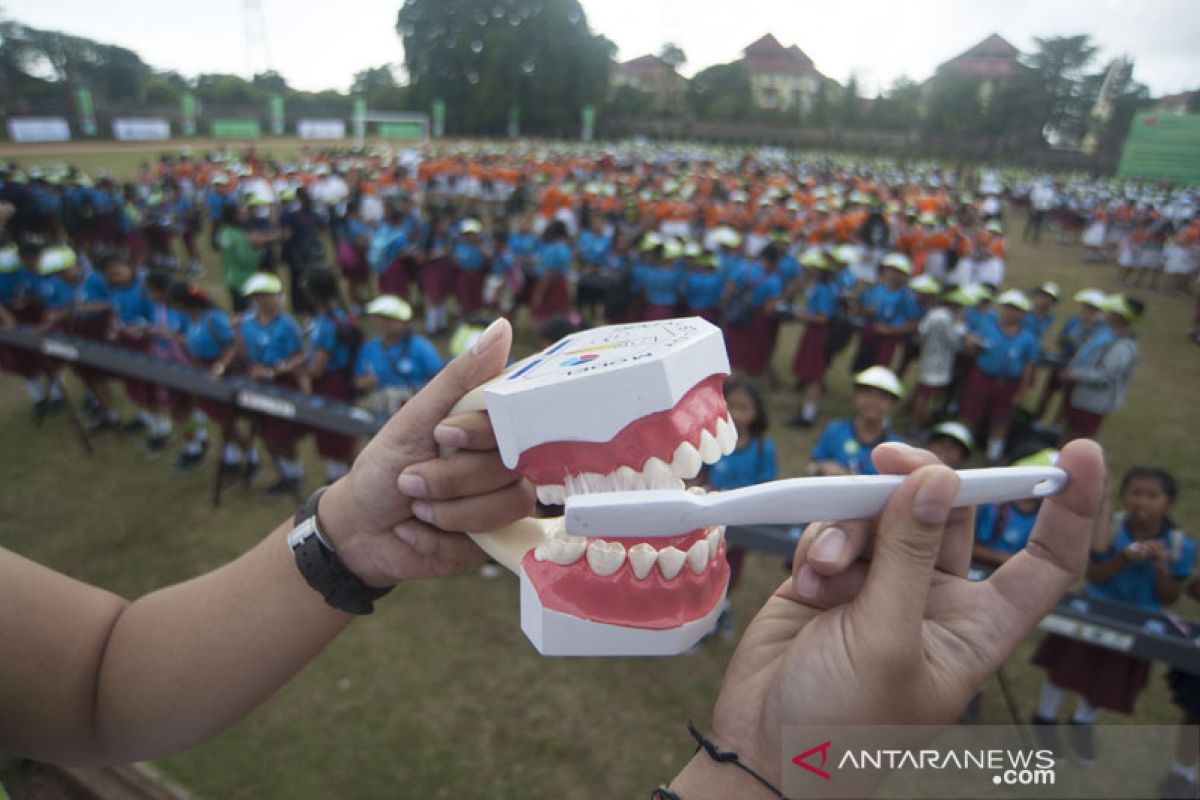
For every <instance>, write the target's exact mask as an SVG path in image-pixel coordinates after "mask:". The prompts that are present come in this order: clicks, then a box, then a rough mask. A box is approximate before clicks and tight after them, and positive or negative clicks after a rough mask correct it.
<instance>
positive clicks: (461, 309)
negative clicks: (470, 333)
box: [451, 219, 488, 319]
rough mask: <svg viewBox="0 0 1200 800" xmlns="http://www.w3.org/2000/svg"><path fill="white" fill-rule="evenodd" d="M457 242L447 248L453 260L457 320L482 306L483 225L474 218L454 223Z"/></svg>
mask: <svg viewBox="0 0 1200 800" xmlns="http://www.w3.org/2000/svg"><path fill="white" fill-rule="evenodd" d="M458 234H459V238H458V241H456V242H455V243H454V247H453V248H452V249H451V258H452V259H453V261H454V268H455V272H456V276H455V286H454V290H455V296H456V297H457V298H458V315H459V317H460V318H461V319H466V318H467V317H469V316H471V315H472V314H474V313H475V312H476V311H479V310H480V309H482V308H483V281H484V278H485V277H486V275H487V266H488V257H487V255H486V254H485V253H484V251H483V248H482V247H481V246H480V242H481V238H482V234H483V225H482V224H481V223H480V222H479V220H477V219H464V220H463V221H462V223H461V224H460V225H459V226H458Z"/></svg>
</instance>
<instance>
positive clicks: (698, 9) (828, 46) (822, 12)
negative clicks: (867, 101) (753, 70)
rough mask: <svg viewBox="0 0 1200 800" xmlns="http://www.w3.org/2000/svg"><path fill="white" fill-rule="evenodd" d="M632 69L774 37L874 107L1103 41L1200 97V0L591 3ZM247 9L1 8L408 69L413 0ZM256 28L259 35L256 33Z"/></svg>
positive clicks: (323, 76) (201, 44)
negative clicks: (250, 33) (665, 55)
mask: <svg viewBox="0 0 1200 800" xmlns="http://www.w3.org/2000/svg"><path fill="white" fill-rule="evenodd" d="M581 1H582V3H583V6H584V9H585V11H586V12H587V16H588V22H589V24H590V26H591V28H592V30H594V31H598V32H600V33H603V34H604V35H605V36H607V37H608V38H610V39H611V40H613V41H614V42H616V44H617V46H618V47H619V48H620V52H619V54H618V57H619V58H620V59H622V60H625V59H629V58H634V57H637V56H640V55H643V54H645V53H648V52H657V51H658V49H659V47H660V46H661V45H662V43H663V42H665V41H674V42H676V43H677V44H679V45H680V46H681V47H682V48H683V50H684V52H685V53H686V54H687V57H688V63H687V65H686V66H685V67H684V70H683V71H684V73H685V74H688V75H691V74H693V73H695V72H696V71H697V70H699V69H703V68H704V67H707V66H710V65H712V64H719V63H724V62H727V61H732V60H734V59H737V58H739V57H740V51H741V49H742V48H743V47H745V46H746V45H747V44H749V43H750V42H752V41H753V40H755V39H757V38H758V37H759V36H762V35H763V34H764V33H767V32H771V33H774V34H775V36H776V38H778V39H779V40H780V41H781V42H782V43H783V44H784V45H791V44H796V45H799V47H800V48H801V49H802V50H804V51H805V52H806V53H808V55H809V56H810V57H811V58H812V59H813V61H815V62H816V65H817V68H818V69H820V70H821V71H822V72H824V73H825V74H826V75H828V76H829V77H831V78H834V79H836V80H838V81H841V82H843V83H844V82H845V81H846V79H847V78H848V77H849V76H850V75H851V74H857V75H858V77H859V82H860V86H861V87H862V91H863V93H864V94H867V95H873V94H875V93H876V92H877V91H878V90H880V89H884V88H886V87H887V86H888V85H889V84H891V82H892V81H893V80H894V79H895V78H897V77H899V76H900V75H907V76H909V77H911V78H914V79H916V80H924V79H925V78H926V77H928V76H929V75H930V73H931V72H932V71H933V69H934V68H935V67H936V66H937V65H938V64H940V63H941V62H942V61H945V60H946V59H948V58H950V57H952V56H954V55H956V54H958V53H959V52H961V51H963V50H965V49H966V48H967V47H969V46H971V45H973V44H975V43H976V42H978V41H979V40H981V39H983V38H984V37H985V36H987V35H988V34H990V33H992V32H996V33H999V34H1000V35H1002V36H1004V37H1005V38H1006V39H1008V40H1009V41H1010V42H1012V43H1013V44H1014V45H1016V46H1017V47H1018V48H1020V49H1022V50H1028V49H1031V48H1032V45H1033V37H1034V36H1054V35H1069V34H1076V33H1088V34H1091V36H1092V37H1093V39H1094V40H1095V41H1096V42H1097V43H1098V44H1099V45H1100V46H1101V48H1102V53H1101V56H1102V58H1104V59H1105V60H1107V59H1108V58H1112V57H1115V56H1117V55H1120V54H1128V55H1130V56H1132V57H1133V58H1134V61H1135V64H1136V68H1135V75H1134V76H1135V77H1136V78H1137V79H1138V80H1140V81H1142V82H1143V83H1145V84H1147V85H1148V86H1149V87H1150V89H1151V91H1152V92H1153V93H1154V94H1155V95H1162V94H1170V93H1174V92H1179V91H1183V90H1187V89H1194V88H1198V87H1200V0H904V1H903V2H896V1H895V0H858V1H857V2H830V0H581ZM246 5H247V3H245V2H243V0H203V2H197V1H196V0H0V8H3V11H4V13H5V14H6V15H7V16H9V17H12V18H15V19H17V20H19V21H21V22H24V23H26V24H28V25H32V26H34V27H39V28H52V29H58V30H64V31H67V32H69V33H73V34H79V35H83V36H88V37H90V38H93V39H97V40H100V41H104V42H112V43H115V44H120V45H123V46H125V47H128V48H130V49H132V50H136V51H137V52H138V53H139V54H140V55H141V56H142V58H143V60H145V61H146V62H148V63H149V64H150V65H152V66H153V67H155V68H158V69H175V70H178V71H180V72H182V73H184V74H186V75H195V74H197V73H200V72H233V73H238V74H242V75H247V74H249V73H250V72H251V71H261V70H262V69H264V68H265V67H266V66H267V65H268V64H269V65H270V66H272V67H274V68H275V69H277V70H278V71H279V72H281V73H282V74H283V75H284V76H285V77H286V78H287V80H288V82H289V83H290V84H291V85H293V86H295V87H297V88H300V89H308V90H314V89H326V88H334V89H339V90H345V89H347V88H348V87H349V85H350V81H351V77H352V76H353V74H354V73H355V72H356V71H358V70H360V69H363V68H364V67H367V66H374V65H377V64H382V63H387V62H402V61H403V58H404V55H403V49H402V47H401V45H400V40H399V38H398V37H397V36H396V34H395V31H394V26H395V21H396V12H397V11H398V9H399V8H400V5H401V0H341V1H340V2H330V1H329V0H259V5H260V6H261V9H262V21H263V23H264V25H263V28H265V32H266V36H265V41H266V46H265V47H263V46H262V45H261V40H259V39H257V37H255V40H256V42H259V43H257V44H255V45H254V46H253V47H248V46H247V41H248V39H247V25H246V13H245V11H244V8H245V6H246ZM255 27H256V28H257V23H256V25H255Z"/></svg>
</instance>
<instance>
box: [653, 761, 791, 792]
mask: <svg viewBox="0 0 1200 800" xmlns="http://www.w3.org/2000/svg"><path fill="white" fill-rule="evenodd" d="M670 789H671V791H673V792H675V793H676V794H678V795H679V796H680V797H681V798H683V800H704V798H721V799H722V800H724V798H729V797H738V798H745V800H756V798H773V797H775V796H776V795H775V794H773V793H772V792H769V791H768V790H767V788H766V787H765V786H763V785H762V784H760V783H759V782H758V781H756V780H754V778H752V777H750V775H748V774H747V773H745V772H743V771H742V770H740V769H738V768H737V767H735V766H733V765H732V764H718V763H717V762H715V761H713V760H712V759H711V758H709V756H708V754H707V753H705V752H703V751H701V752H698V753H696V754H695V755H694V756H692V760H691V761H689V762H688V763H687V764H686V765H685V766H684V768H683V769H682V770H680V772H679V774H678V775H676V776H675V780H673V781H671V786H670Z"/></svg>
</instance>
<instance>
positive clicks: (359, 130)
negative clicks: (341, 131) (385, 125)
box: [354, 95, 383, 144]
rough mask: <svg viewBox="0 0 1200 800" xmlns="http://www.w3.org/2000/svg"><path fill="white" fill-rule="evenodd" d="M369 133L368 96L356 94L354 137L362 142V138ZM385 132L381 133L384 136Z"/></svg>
mask: <svg viewBox="0 0 1200 800" xmlns="http://www.w3.org/2000/svg"><path fill="white" fill-rule="evenodd" d="M366 135H367V98H365V97H363V96H362V95H355V96H354V138H355V139H357V140H358V143H359V144H362V138H363V137H364V136H366ZM382 135H383V134H380V136H382Z"/></svg>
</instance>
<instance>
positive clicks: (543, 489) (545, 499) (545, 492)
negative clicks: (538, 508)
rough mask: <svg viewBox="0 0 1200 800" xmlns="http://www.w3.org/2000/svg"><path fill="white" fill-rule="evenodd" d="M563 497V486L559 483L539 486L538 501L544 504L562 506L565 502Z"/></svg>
mask: <svg viewBox="0 0 1200 800" xmlns="http://www.w3.org/2000/svg"><path fill="white" fill-rule="evenodd" d="M563 497H564V494H563V487H562V486H559V485H558V484H549V485H546V486H539V487H537V498H538V502H539V503H541V504H542V505H547V506H561V505H562V504H563Z"/></svg>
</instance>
